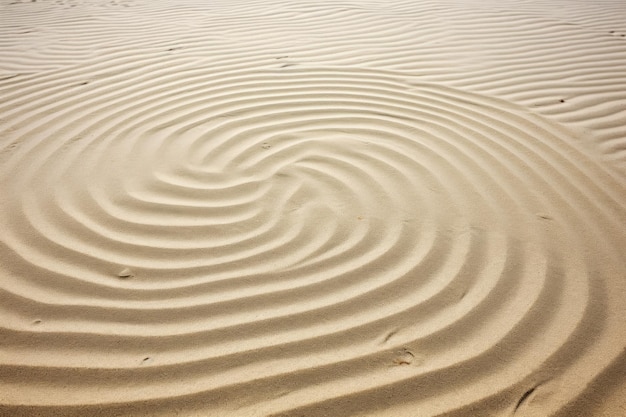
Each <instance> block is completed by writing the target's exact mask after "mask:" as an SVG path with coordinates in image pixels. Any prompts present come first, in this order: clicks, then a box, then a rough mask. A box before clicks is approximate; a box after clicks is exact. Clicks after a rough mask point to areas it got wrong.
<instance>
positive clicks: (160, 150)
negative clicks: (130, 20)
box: [0, 56, 626, 416]
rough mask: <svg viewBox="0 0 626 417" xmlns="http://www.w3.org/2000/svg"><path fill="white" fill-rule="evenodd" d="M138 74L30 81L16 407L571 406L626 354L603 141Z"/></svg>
mask: <svg viewBox="0 0 626 417" xmlns="http://www.w3.org/2000/svg"><path fill="white" fill-rule="evenodd" d="M129 59H130V58H128V57H127V56H123V57H120V58H119V59H117V60H116V59H111V60H102V61H101V62H97V63H94V64H93V68H92V69H93V71H92V74H93V75H94V76H93V77H85V78H80V76H79V75H77V73H76V72H75V70H74V69H73V68H68V69H58V70H56V71H54V72H50V73H49V74H48V75H47V76H43V77H39V78H37V77H34V78H29V79H25V80H23V81H19V84H16V85H17V86H18V87H15V88H6V90H5V92H6V94H5V97H6V99H5V100H4V102H3V103H2V104H1V105H0V138H1V140H2V142H0V145H1V148H0V164H1V165H0V189H1V191H2V195H3V199H2V202H1V203H0V228H1V229H2V231H3V234H2V239H1V245H0V259H2V260H3V262H2V265H1V266H0V273H1V274H2V282H3V284H2V287H1V289H0V325H1V327H0V340H2V351H1V352H0V403H1V404H2V405H1V406H0V414H1V415H33V413H34V414H35V415H64V416H70V415H76V416H78V415H103V416H104V415H106V416H109V415H146V413H147V414H149V415H164V416H165V415H174V413H181V415H209V414H207V413H211V412H213V413H217V414H216V415H285V416H294V415H306V416H316V415H320V416H321V415H333V416H339V415H378V414H384V413H391V414H390V415H400V416H403V415H414V412H415V410H420V413H422V414H420V415H429V416H430V415H443V414H445V415H450V416H452V415H459V416H461V415H471V414H472V413H474V412H476V410H479V414H477V415H481V414H480V413H488V414H489V415H498V414H508V413H514V412H515V413H519V414H520V415H524V414H522V413H523V412H526V413H528V414H526V415H531V414H532V413H533V412H534V413H537V412H538V411H537V410H540V412H541V413H542V415H551V414H552V413H555V412H557V411H558V410H567V408H566V407H568V404H571V403H572V402H573V401H576V399H577V398H578V397H579V396H580V395H581V393H583V392H585V389H586V388H587V386H588V385H589V384H591V383H593V381H594V380H595V379H596V378H598V377H599V376H601V373H602V372H603V370H604V369H610V368H611V366H613V367H615V366H616V365H615V363H622V362H623V355H624V350H623V340H624V336H625V329H624V326H623V324H622V323H621V322H622V320H621V318H620V317H621V314H619V312H621V313H622V314H623V307H621V304H622V303H623V301H622V300H623V294H624V293H625V291H626V285H625V284H624V283H623V282H621V281H623V279H622V277H623V276H624V272H626V266H625V265H624V260H623V255H622V253H621V248H624V247H626V236H624V235H623V234H622V233H615V231H616V230H620V229H623V227H624V224H626V199H625V196H626V187H625V185H624V184H623V183H622V182H620V180H619V178H617V177H616V175H615V173H614V172H613V171H611V170H610V169H608V168H605V166H604V165H603V164H602V163H601V162H600V161H599V159H598V158H595V157H593V156H590V155H588V153H586V152H585V150H584V149H582V148H580V147H579V146H578V145H577V143H578V142H580V141H581V139H580V137H579V136H577V133H575V132H573V131H571V130H568V129H566V128H565V127H563V126H562V125H560V124H558V123H556V122H555V121H553V120H548V119H546V118H544V117H542V116H539V115H537V114H534V113H532V112H530V111H528V110H527V109H526V108H523V107H520V106H518V105H515V104H512V103H510V102H508V101H505V100H501V99H496V98H492V97H489V96H486V95H481V94H477V93H471V92H468V91H466V90H464V89H457V88H452V87H449V86H444V85H443V84H441V83H434V82H426V81H416V77H409V76H407V74H406V73H403V72H401V71H391V70H382V69H378V70H376V69H364V68H350V67H346V66H342V67H337V66H309V67H303V66H295V67H294V66H292V65H290V64H289V63H288V62H287V61H285V59H284V58H283V57H276V58H275V65H272V66H269V67H264V68H261V69H260V68H254V69H250V68H248V65H246V64H245V63H244V64H242V63H231V64H229V65H226V64H223V65H220V66H213V65H208V64H206V63H202V64H198V63H196V62H193V61H192V60H187V59H180V60H172V61H170V62H167V64H164V63H162V62H161V61H160V60H158V59H151V58H148V57H142V56H140V57H139V58H138V61H139V62H140V63H141V65H138V66H136V67H131V64H129V62H130V61H129ZM90 65H91V64H90ZM181 74H182V76H181ZM5 261H6V262H5ZM620 361H622V362H620ZM446 413H447V414H446Z"/></svg>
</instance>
